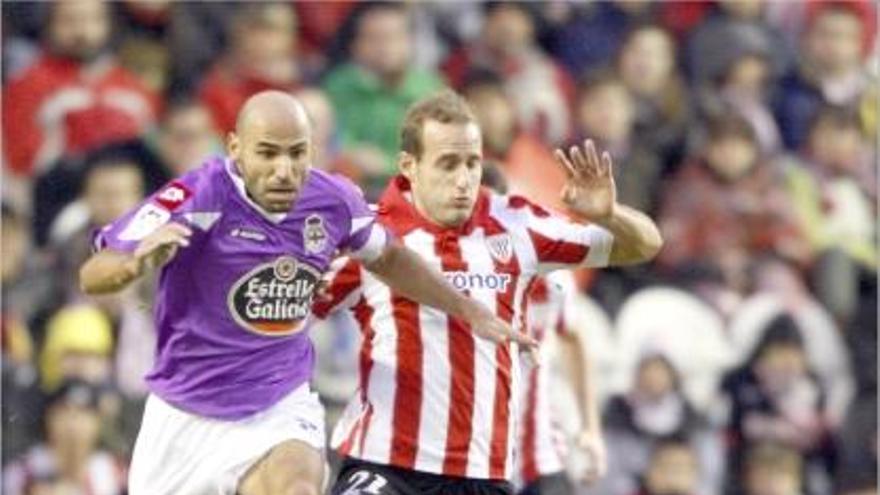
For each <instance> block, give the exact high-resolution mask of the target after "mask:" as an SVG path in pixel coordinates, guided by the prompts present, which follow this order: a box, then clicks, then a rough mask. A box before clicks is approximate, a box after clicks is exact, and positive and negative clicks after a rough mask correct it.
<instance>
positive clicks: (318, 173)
mask: <svg viewBox="0 0 880 495" xmlns="http://www.w3.org/2000/svg"><path fill="white" fill-rule="evenodd" d="M309 186H310V187H312V188H314V191H313V192H314V193H316V194H320V195H325V196H327V197H332V198H336V199H338V200H339V201H340V202H342V203H345V204H349V203H350V202H351V201H364V193H363V192H362V191H361V188H360V187H358V185H357V184H355V183H354V182H352V180H351V179H349V178H348V177H346V176H344V175H341V174H334V173H330V172H326V171H324V170H319V169H315V168H313V169H311V170H310V171H309Z"/></svg>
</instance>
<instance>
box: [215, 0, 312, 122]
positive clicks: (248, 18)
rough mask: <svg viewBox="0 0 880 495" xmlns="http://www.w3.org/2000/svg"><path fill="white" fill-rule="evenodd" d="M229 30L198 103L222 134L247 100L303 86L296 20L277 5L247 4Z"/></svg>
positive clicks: (290, 11) (284, 6) (285, 6)
mask: <svg viewBox="0 0 880 495" xmlns="http://www.w3.org/2000/svg"><path fill="white" fill-rule="evenodd" d="M238 9H239V10H238V11H236V13H235V15H234V16H233V19H232V23H231V29H230V33H229V35H230V49H229V51H228V53H226V54H225V55H224V56H223V57H222V58H221V60H220V61H218V62H217V63H216V64H214V66H213V67H212V68H211V70H210V71H209V72H208V74H207V75H206V76H205V79H204V80H203V81H202V83H201V87H200V88H199V98H200V99H201V101H202V102H203V103H204V104H205V106H207V107H208V108H209V109H210V111H211V114H212V115H213V117H214V124H215V125H216V126H217V129H218V130H219V131H220V132H221V133H223V135H226V134H227V133H229V132H230V131H232V130H233V129H234V128H235V117H236V115H238V110H239V108H240V107H241V105H242V104H243V103H244V101H245V100H247V99H248V98H249V97H250V96H252V95H254V94H256V93H259V92H260V91H265V90H269V89H278V90H286V91H290V90H293V89H296V88H297V87H299V85H300V84H302V79H303V74H301V69H300V67H299V66H298V65H297V60H298V59H297V56H296V55H297V52H296V43H295V41H296V31H297V19H296V15H295V12H294V10H293V7H292V6H290V5H288V4H282V3H251V4H243V5H240V6H239V7H238Z"/></svg>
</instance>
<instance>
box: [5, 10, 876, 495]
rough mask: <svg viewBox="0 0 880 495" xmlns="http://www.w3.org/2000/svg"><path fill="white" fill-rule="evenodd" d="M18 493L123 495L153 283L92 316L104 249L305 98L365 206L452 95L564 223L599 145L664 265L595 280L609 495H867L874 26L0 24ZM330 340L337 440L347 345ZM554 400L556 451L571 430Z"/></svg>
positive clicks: (63, 15) (443, 15) (105, 14)
mask: <svg viewBox="0 0 880 495" xmlns="http://www.w3.org/2000/svg"><path fill="white" fill-rule="evenodd" d="M2 9H3V12H2V22H3V29H2V36H3V44H2V63H3V67H2V68H3V73H2V81H3V94H2V106H3V116H2V119H3V121H2V122H3V124H2V136H3V149H2V153H3V154H2V156H3V184H2V186H3V190H2V192H3V209H2V355H3V359H2V385H3V401H2V421H3V442H2V464H3V480H2V481H3V489H2V491H3V493H5V494H9V495H19V494H29V495H36V494H42V495H45V494H56V495H57V494H62V493H63V494H71V493H81V494H95V495H103V494H108V495H109V494H120V493H124V490H125V470H126V465H127V459H128V457H129V456H130V454H131V448H132V442H133V439H134V437H135V435H136V433H137V428H138V424H139V421H140V413H141V409H142V406H143V402H144V399H145V395H146V389H145V387H144V384H143V381H142V378H141V377H142V375H143V374H144V372H145V371H146V370H147V369H148V368H149V367H150V365H151V362H152V353H153V349H154V344H155V334H154V329H153V327H152V316H151V313H150V309H149V308H150V304H151V301H150V297H151V296H150V294H151V292H152V291H151V286H150V285H151V283H152V282H150V281H147V282H144V283H143V284H140V286H138V287H135V288H133V289H131V290H129V291H127V292H125V293H123V294H121V295H116V296H107V297H101V298H87V297H85V296H84V295H83V294H81V293H80V291H79V290H78V286H77V271H78V267H79V265H80V264H81V263H82V262H83V261H84V260H85V258H86V257H87V256H88V254H89V252H90V249H91V248H90V235H91V232H92V231H93V230H94V229H95V228H96V227H98V226H101V225H103V224H105V223H107V222H109V221H110V220H111V219H114V218H116V217H117V216H119V215H120V214H122V213H123V212H125V211H127V210H128V209H129V208H131V207H133V206H134V205H136V204H137V203H138V202H139V201H140V200H141V199H142V198H144V197H145V195H147V194H149V193H150V192H151V191H153V190H155V189H156V188H157V187H158V186H160V185H161V184H162V183H163V182H164V181H166V180H168V179H169V178H171V177H174V176H177V175H179V174H182V173H184V172H186V171H187V170H189V169H191V168H192V167H195V166H198V165H199V163H200V161H201V159H202V158H204V157H206V156H208V155H210V154H212V153H222V152H223V139H224V136H225V133H227V132H228V131H229V130H230V129H232V128H233V127H234V125H235V115H236V112H237V110H238V107H239V105H240V104H241V103H242V102H243V101H244V100H245V99H246V98H247V97H248V96H250V95H252V94H253V93H255V92H258V91H261V90H264V89H270V88H275V89H282V90H287V91H291V92H293V93H294V94H296V95H297V96H298V97H299V98H300V99H301V100H302V102H303V103H304V105H305V106H306V107H307V109H308V111H309V113H310V115H311V117H312V119H313V121H314V125H315V133H314V139H315V143H316V145H317V148H318V156H317V161H316V163H315V166H317V167H320V168H322V169H327V170H332V171H335V172H339V173H342V174H345V175H347V176H349V177H351V178H352V179H353V180H355V181H357V182H358V183H359V184H360V185H361V186H362V187H363V189H364V191H365V192H366V194H367V196H368V197H369V198H376V196H377V195H378V193H379V192H380V191H381V189H382V188H383V186H384V184H385V183H386V181H387V180H388V178H389V177H391V176H393V175H394V174H395V167H396V162H395V160H396V155H397V151H396V150H397V149H398V126H399V124H400V121H401V119H402V117H403V114H404V111H405V110H406V108H407V107H408V105H410V104H411V103H412V102H414V101H416V100H417V99H419V98H421V97H423V96H426V95H429V94H431V93H433V92H434V91H436V90H437V89H439V88H441V87H443V86H450V87H452V88H455V89H456V90H458V91H459V92H461V93H462V94H463V95H464V96H465V97H466V98H467V100H468V101H469V102H470V103H471V105H472V106H473V109H474V111H475V112H476V115H477V117H478V119H479V121H480V124H481V126H482V129H483V133H484V146H485V156H486V166H487V167H488V168H489V169H490V170H491V171H493V172H495V173H500V175H501V176H503V177H504V178H505V179H506V182H507V184H508V187H509V189H510V190H512V191H514V192H523V193H526V194H527V195H529V196H532V197H534V198H535V199H536V200H538V201H540V202H543V203H545V204H547V205H549V206H552V207H561V204H560V202H559V197H558V191H559V190H560V186H561V184H562V182H563V181H564V173H563V172H562V170H561V169H560V168H559V166H558V164H556V163H555V162H554V159H553V155H552V151H553V149H554V148H555V147H557V146H568V145H571V144H574V143H578V142H580V141H582V140H583V139H585V138H592V139H593V140H595V141H596V142H597V144H598V145H599V147H600V148H601V149H606V150H608V151H609V152H610V153H611V155H612V157H613V160H614V164H615V169H614V174H615V178H616V182H617V186H618V189H619V196H620V200H621V202H623V203H625V204H628V205H632V206H634V207H637V208H640V209H642V210H644V211H646V212H648V213H649V214H650V215H651V216H652V217H653V218H654V219H656V220H657V222H658V224H659V225H660V226H661V230H662V233H663V235H664V238H665V247H664V250H663V252H662V253H661V255H660V257H659V259H657V260H656V261H655V262H654V263H652V264H650V265H647V266H642V267H637V268H627V269H614V270H605V271H601V272H595V273H581V274H580V275H579V283H580V287H581V289H582V291H583V294H582V297H581V298H580V299H579V304H581V305H582V306H583V307H581V308H579V310H580V311H581V313H582V315H583V318H582V321H581V322H579V323H580V324H583V325H584V326H585V327H586V328H588V331H589V332H590V336H591V353H592V358H593V368H594V371H595V373H597V375H598V380H599V385H600V387H601V390H600V398H601V401H602V407H603V411H604V415H605V416H604V417H605V420H604V433H605V438H606V443H607V447H608V451H609V452H608V453H609V459H608V463H609V474H608V476H606V477H605V479H603V480H602V481H601V482H600V483H599V484H598V485H595V486H593V487H591V488H583V490H584V491H583V493H585V494H591V495H592V494H596V495H636V494H643V495H716V494H718V495H721V494H731V495H740V494H742V495H825V494H846V495H863V494H869V493H871V494H876V493H877V488H876V486H877V472H876V465H877V450H878V437H877V422H876V418H877V409H876V392H877V356H876V349H877V268H878V266H877V262H878V255H877V235H878V234H877V226H878V225H877V218H878V211H877V205H878V198H877V184H878V182H877V170H878V166H877V148H876V136H877V105H878V85H877V77H878V61H877V46H878V44H877V43H876V41H875V34H876V28H877V26H876V18H877V17H876V12H875V9H876V6H875V4H874V3H872V2H870V1H856V0H840V1H824V0H815V1H808V2H807V1H805V2H795V1H791V2H763V1H760V0H718V1H707V0H703V1H700V0H698V1H692V2H687V3H677V2H645V1H626V2H623V1H612V2H585V1H556V0H548V1H545V2H535V3H512V2H492V3H479V2H436V3H434V2H430V3H429V2H407V3H402V4H398V3H372V2H351V1H334V2H279V3H259V2H242V3H227V2H174V3H172V2H169V1H161V0H149V1H139V0H124V1H121V2H118V3H112V4H111V3H104V2H102V1H99V0H77V1H65V2H54V3H43V2H35V3H30V2H15V3H5V2H4V4H3V6H2ZM334 326H335V325H334V324H333V320H331V321H330V324H329V325H327V326H326V327H329V328H326V327H325V328H320V329H316V330H315V331H314V332H313V336H314V338H315V340H316V341H317V343H318V346H319V348H320V358H319V373H318V377H317V379H316V386H317V388H318V389H319V390H320V392H321V393H322V395H323V397H324V400H325V402H326V404H327V405H328V407H329V408H330V413H331V414H330V415H329V417H330V418H332V417H333V411H335V410H336V409H338V407H339V405H340V404H342V403H344V401H345V400H347V399H348V397H349V395H350V394H351V392H352V390H353V388H354V387H355V385H356V381H357V378H356V373H357V367H356V366H355V360H354V358H353V356H354V355H355V354H356V352H357V338H358V336H357V335H356V332H352V331H351V329H346V328H342V327H343V326H341V325H340V326H339V328H334ZM562 404H564V401H560V406H559V408H560V410H559V411H558V414H559V416H560V423H565V420H566V419H567V418H568V417H569V416H571V414H570V413H568V414H567V412H566V409H565V407H563V406H562Z"/></svg>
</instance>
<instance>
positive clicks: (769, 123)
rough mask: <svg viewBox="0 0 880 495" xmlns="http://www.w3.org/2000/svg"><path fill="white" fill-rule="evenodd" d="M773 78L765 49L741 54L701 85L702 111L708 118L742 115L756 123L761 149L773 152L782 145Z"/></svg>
mask: <svg viewBox="0 0 880 495" xmlns="http://www.w3.org/2000/svg"><path fill="white" fill-rule="evenodd" d="M773 80H774V76H773V74H772V68H771V66H770V61H769V60H768V58H767V54H766V53H765V52H762V51H759V50H755V51H751V52H742V53H740V54H737V55H736V56H735V57H734V58H733V59H732V60H731V62H730V63H729V64H728V65H727V66H726V67H724V68H723V69H722V70H721V73H720V74H719V75H718V76H717V77H716V78H714V79H713V80H711V81H708V82H706V83H704V85H703V86H700V87H698V94H699V99H700V110H701V113H702V114H703V115H704V117H706V118H712V117H717V116H719V115H724V114H734V115H738V116H739V117H740V118H742V119H743V120H745V121H746V122H748V123H749V125H750V126H751V127H752V129H753V131H754V133H755V137H756V138H757V140H758V144H759V145H760V148H761V152H762V153H763V154H764V155H767V156H770V155H773V154H774V153H776V152H777V151H779V149H780V147H781V146H782V141H781V138H780V134H779V127H778V126H777V125H776V119H775V117H774V116H773V110H772V108H771V107H770V91H771V90H772V84H773Z"/></svg>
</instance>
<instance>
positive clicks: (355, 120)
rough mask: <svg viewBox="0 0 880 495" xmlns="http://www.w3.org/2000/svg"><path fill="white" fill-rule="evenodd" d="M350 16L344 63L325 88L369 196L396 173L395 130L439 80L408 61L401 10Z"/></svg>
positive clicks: (374, 9) (378, 7)
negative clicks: (351, 33) (352, 25)
mask: <svg viewBox="0 0 880 495" xmlns="http://www.w3.org/2000/svg"><path fill="white" fill-rule="evenodd" d="M352 15H356V16H357V17H356V21H355V28H354V29H355V33H354V36H353V38H352V40H351V43H350V46H349V47H348V48H349V50H348V55H349V58H348V61H347V62H346V63H344V64H342V65H340V66H339V67H337V68H336V69H334V70H333V71H331V72H330V74H328V75H327V77H326V79H325V80H324V90H325V91H327V94H328V96H329V97H330V101H331V102H332V103H333V107H334V108H335V110H336V113H337V117H338V122H339V131H340V135H341V136H340V137H341V139H342V147H343V150H345V152H346V153H347V154H349V155H351V156H352V157H354V158H353V160H354V162H355V163H356V164H359V165H362V166H364V167H365V169H364V170H363V184H364V186H365V187H366V188H367V189H368V192H367V194H368V195H370V191H374V192H378V191H379V190H381V188H382V187H383V186H384V184H385V183H386V181H387V179H388V178H389V177H391V176H392V175H394V173H395V168H394V164H395V161H394V160H395V159H396V156H397V149H398V146H399V142H398V139H399V138H398V132H397V131H398V128H399V126H400V123H401V122H402V121H403V115H404V113H405V112H406V109H407V107H408V106H409V105H410V104H411V103H413V102H414V101H416V100H418V99H419V98H421V97H423V96H426V95H427V94H429V93H431V92H433V91H435V90H437V89H439V88H440V87H441V82H440V80H439V79H438V77H437V75H436V74H434V73H433V72H430V71H425V70H422V69H417V68H415V67H414V66H413V65H412V63H411V60H412V55H413V54H412V50H411V46H410V45H411V43H412V37H413V33H412V30H411V26H410V16H409V13H408V11H407V10H406V7H405V6H403V5H401V4H396V3H380V2H375V3H373V2H367V3H364V4H362V5H360V6H359V7H358V8H357V9H356V10H355V12H354V13H353V14H352Z"/></svg>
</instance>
